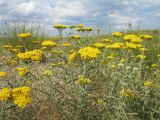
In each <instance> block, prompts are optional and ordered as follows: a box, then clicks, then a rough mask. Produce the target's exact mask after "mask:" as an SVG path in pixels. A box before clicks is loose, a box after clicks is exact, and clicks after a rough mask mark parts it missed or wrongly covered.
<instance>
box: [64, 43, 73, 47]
mask: <svg viewBox="0 0 160 120" xmlns="http://www.w3.org/2000/svg"><path fill="white" fill-rule="evenodd" d="M71 45H72V44H70V43H64V44H63V47H68V46H71Z"/></svg>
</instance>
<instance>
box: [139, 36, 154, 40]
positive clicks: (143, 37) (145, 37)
mask: <svg viewBox="0 0 160 120" xmlns="http://www.w3.org/2000/svg"><path fill="white" fill-rule="evenodd" d="M140 38H142V39H145V40H152V39H153V36H151V35H140Z"/></svg>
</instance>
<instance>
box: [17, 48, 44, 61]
mask: <svg viewBox="0 0 160 120" xmlns="http://www.w3.org/2000/svg"><path fill="white" fill-rule="evenodd" d="M43 54H44V53H43V51H41V50H39V49H36V50H33V51H27V52H24V53H18V54H17V57H18V58H19V59H20V60H32V61H41V60H42V57H43Z"/></svg>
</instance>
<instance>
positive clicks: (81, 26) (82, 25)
mask: <svg viewBox="0 0 160 120" xmlns="http://www.w3.org/2000/svg"><path fill="white" fill-rule="evenodd" d="M84 26H85V25H84V24H79V25H77V27H78V28H83V27H84Z"/></svg>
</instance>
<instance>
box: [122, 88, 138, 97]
mask: <svg viewBox="0 0 160 120" xmlns="http://www.w3.org/2000/svg"><path fill="white" fill-rule="evenodd" d="M119 94H120V95H121V96H123V97H129V98H134V96H135V93H134V91H133V90H130V89H122V90H121V91H120V92H119Z"/></svg>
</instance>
